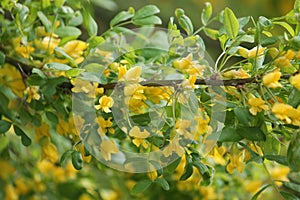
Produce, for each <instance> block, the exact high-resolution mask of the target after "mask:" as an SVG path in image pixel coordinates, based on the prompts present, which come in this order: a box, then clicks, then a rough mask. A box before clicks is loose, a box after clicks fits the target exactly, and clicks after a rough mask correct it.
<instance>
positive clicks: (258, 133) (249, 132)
mask: <svg viewBox="0 0 300 200" xmlns="http://www.w3.org/2000/svg"><path fill="white" fill-rule="evenodd" d="M237 132H238V134H239V135H240V136H242V137H243V138H246V139H248V140H251V141H265V140H266V135H265V134H264V132H263V131H262V130H261V129H260V128H259V127H239V128H237Z"/></svg>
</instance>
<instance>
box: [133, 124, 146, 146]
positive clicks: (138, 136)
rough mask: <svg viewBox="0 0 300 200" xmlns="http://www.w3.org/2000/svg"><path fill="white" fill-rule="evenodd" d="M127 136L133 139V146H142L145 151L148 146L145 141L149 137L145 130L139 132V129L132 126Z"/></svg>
mask: <svg viewBox="0 0 300 200" xmlns="http://www.w3.org/2000/svg"><path fill="white" fill-rule="evenodd" d="M129 135H130V136H131V137H133V139H132V143H133V144H134V145H135V146H137V147H140V146H143V147H144V148H145V149H147V148H148V146H149V145H148V143H147V141H146V140H145V139H146V138H147V137H148V136H149V135H150V133H149V132H148V131H147V130H144V131H141V130H140V128H139V127H137V126H134V127H132V129H131V130H130V131H129Z"/></svg>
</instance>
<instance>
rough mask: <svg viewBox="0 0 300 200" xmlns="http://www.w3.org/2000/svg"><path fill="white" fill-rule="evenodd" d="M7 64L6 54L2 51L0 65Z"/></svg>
mask: <svg viewBox="0 0 300 200" xmlns="http://www.w3.org/2000/svg"><path fill="white" fill-rule="evenodd" d="M4 63H5V54H4V53H3V52H2V51H0V65H4Z"/></svg>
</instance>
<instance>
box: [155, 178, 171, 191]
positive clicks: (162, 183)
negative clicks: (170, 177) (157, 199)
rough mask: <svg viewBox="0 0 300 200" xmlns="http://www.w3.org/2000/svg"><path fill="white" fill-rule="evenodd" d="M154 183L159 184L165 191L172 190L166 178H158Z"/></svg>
mask: <svg viewBox="0 0 300 200" xmlns="http://www.w3.org/2000/svg"><path fill="white" fill-rule="evenodd" d="M154 182H155V183H157V184H158V185H160V186H161V187H162V188H163V189H164V190H169V189H170V185H169V183H168V181H167V180H166V179H164V178H157V179H155V181H154Z"/></svg>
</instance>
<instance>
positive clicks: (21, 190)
mask: <svg viewBox="0 0 300 200" xmlns="http://www.w3.org/2000/svg"><path fill="white" fill-rule="evenodd" d="M15 184H16V190H17V193H18V194H20V195H24V194H27V193H28V192H29V191H30V187H29V185H28V183H27V182H26V181H25V180H24V179H23V178H17V179H16V180H15Z"/></svg>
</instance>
